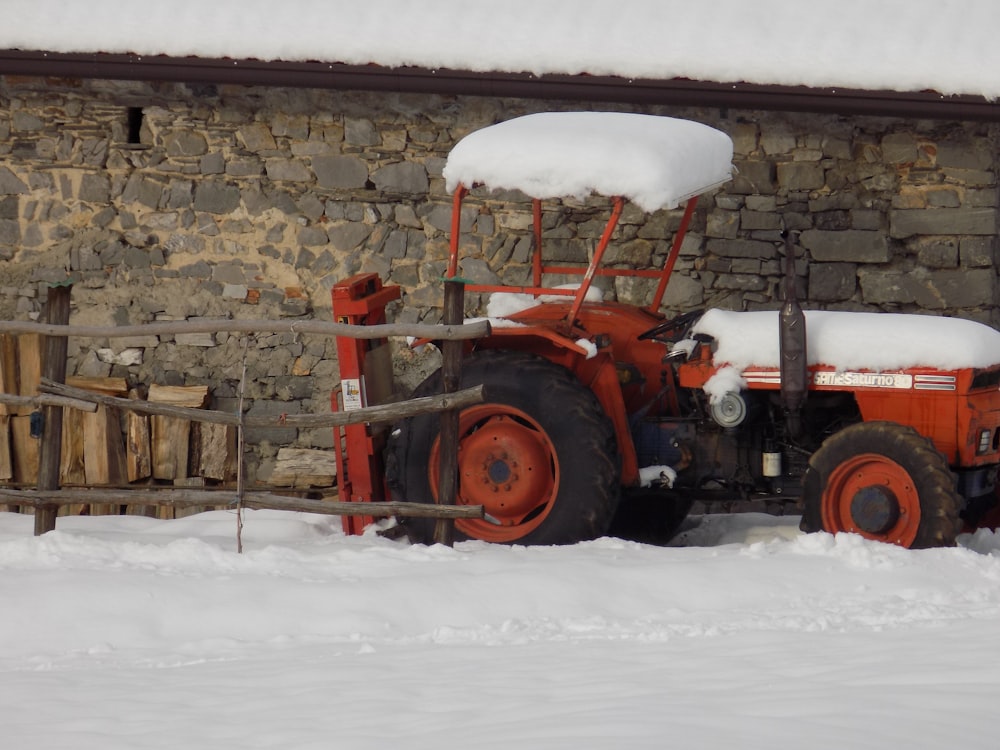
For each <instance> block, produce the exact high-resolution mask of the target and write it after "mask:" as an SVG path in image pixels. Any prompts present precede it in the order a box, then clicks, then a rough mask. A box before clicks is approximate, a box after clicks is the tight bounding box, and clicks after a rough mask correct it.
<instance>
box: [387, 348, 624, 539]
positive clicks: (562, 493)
mask: <svg viewBox="0 0 1000 750" xmlns="http://www.w3.org/2000/svg"><path fill="white" fill-rule="evenodd" d="M480 384H482V385H485V386H486V398H487V399H488V401H487V402H485V403H482V404H476V405H474V406H471V407H468V408H466V409H463V410H462V411H461V413H460V415H459V448H458V465H459V470H458V474H459V477H458V496H457V498H456V503H457V504H459V505H482V506H484V507H485V509H486V512H487V513H488V514H489V515H490V516H492V517H493V518H495V519H497V520H498V521H499V522H500V525H495V524H493V523H490V522H488V521H486V520H479V519H460V520H457V521H456V522H455V538H456V539H482V540H485V541H489V542H500V543H508V544H572V543H574V542H578V541H581V540H584V539H593V538H595V537H598V536H601V535H602V534H604V533H605V532H606V531H607V529H608V526H609V524H610V522H611V518H612V516H613V514H614V511H615V507H616V506H617V503H618V495H619V478H620V471H621V470H620V461H619V458H618V451H617V446H616V443H615V434H614V429H613V427H612V425H611V421H610V420H609V419H608V417H607V416H606V415H605V414H604V412H603V410H602V409H601V405H600V402H599V401H598V400H597V397H596V396H595V395H594V394H593V392H592V391H590V390H589V389H588V388H586V387H585V386H584V385H583V384H582V383H581V382H580V381H579V380H577V379H576V377H575V376H574V375H573V374H572V373H570V371H569V370H567V369H566V368H564V367H561V366H559V365H556V364H554V363H552V362H550V361H548V360H546V359H543V358H542V357H538V356H535V355H532V354H526V353H523V352H511V351H500V350H485V351H482V352H477V353H474V354H473V355H472V356H470V357H469V358H468V359H466V360H465V361H464V362H463V364H462V382H461V387H462V388H468V387H472V386H476V385H480ZM440 392H441V372H440V371H438V372H436V373H434V374H433V375H431V376H430V377H429V378H428V379H427V380H425V381H424V382H423V383H421V384H420V386H418V387H417V389H416V390H415V391H414V393H413V396H414V397H417V396H426V395H433V394H436V393H440ZM440 422H441V418H440V416H439V415H437V414H425V415H420V416H417V417H412V418H410V419H408V420H406V421H405V422H404V423H402V424H401V425H400V426H399V428H398V429H397V430H395V431H394V434H393V438H392V442H391V446H390V452H389V460H388V468H389V472H388V473H389V481H390V486H391V488H392V489H393V493H394V495H395V496H397V497H398V498H399V499H402V500H407V501H410V502H422V503H433V502H435V499H436V497H437V492H438V465H439V460H440V453H439V443H440V441H439V434H438V433H439V430H440ZM406 525H407V527H408V529H409V531H410V535H411V537H412V538H413V539H414V541H417V542H424V543H429V542H430V541H431V540H432V538H433V531H434V520H433V519H420V518H416V519H412V520H409V521H407V524H406Z"/></svg>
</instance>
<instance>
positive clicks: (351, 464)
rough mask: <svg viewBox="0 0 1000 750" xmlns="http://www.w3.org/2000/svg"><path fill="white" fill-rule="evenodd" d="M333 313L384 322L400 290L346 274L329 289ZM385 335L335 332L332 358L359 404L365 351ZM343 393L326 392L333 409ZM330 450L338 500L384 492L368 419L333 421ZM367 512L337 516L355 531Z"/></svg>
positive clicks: (341, 319)
mask: <svg viewBox="0 0 1000 750" xmlns="http://www.w3.org/2000/svg"><path fill="white" fill-rule="evenodd" d="M331 296H332V298H333V317H334V320H335V321H337V322H338V323H344V324H347V325H380V324H382V323H385V322H386V318H385V307H386V305H388V304H389V303H390V302H392V301H393V300H397V299H399V298H400V297H401V296H402V290H401V289H400V288H399V287H398V286H383V285H382V280H381V279H380V278H379V276H378V274H375V273H367V274H359V275H357V276H351V277H350V278H348V279H345V280H344V281H341V282H339V283H338V284H336V285H335V286H334V287H333V289H332V290H331ZM385 343H386V340H385V339H354V338H348V337H346V336H338V337H337V361H338V363H339V365H340V380H341V385H343V384H344V383H345V382H349V381H354V380H356V381H358V382H359V383H360V384H361V392H360V398H361V405H362V406H368V405H369V404H368V403H367V402H366V396H365V394H366V391H367V387H366V383H365V379H366V374H367V367H366V364H367V363H366V356H367V354H368V353H369V352H371V351H372V350H373V349H375V348H376V347H377V346H381V345H384V344H385ZM344 400H345V396H344V393H343V392H342V388H341V389H337V390H335V391H334V392H333V393H332V394H331V396H330V407H331V409H332V410H333V411H343V410H344V409H345V404H344ZM333 438H334V455H335V456H336V459H337V487H338V493H339V495H340V500H341V501H343V502H369V501H378V500H385V499H387V498H388V496H389V495H388V489H387V487H386V485H385V471H384V467H383V466H382V451H381V450H380V445H379V441H380V439H381V438H380V435H378V434H376V433H374V432H373V430H372V428H371V425H368V424H354V425H346V426H344V427H335V428H334V431H333ZM373 520H374V519H373V518H372V517H371V516H343V525H344V532H345V533H347V534H360V533H361V532H362V531H363V530H364V528H365V527H366V526H368V525H370V524H371V523H372V522H373Z"/></svg>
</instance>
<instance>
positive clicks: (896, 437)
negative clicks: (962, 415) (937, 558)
mask: <svg viewBox="0 0 1000 750" xmlns="http://www.w3.org/2000/svg"><path fill="white" fill-rule="evenodd" d="M803 483H804V487H803V514H802V523H801V525H800V527H801V529H802V530H803V531H806V532H814V531H829V532H831V533H837V532H843V531H846V532H854V533H858V534H861V535H862V536H864V537H867V538H868V539H875V540H878V541H883V542H890V543H893V544H899V545H901V546H903V547H910V548H913V549H919V548H926V547H951V546H954V544H955V538H956V536H957V535H958V533H959V532H960V531H961V528H962V526H961V520H960V519H959V512H960V511H961V506H962V503H961V498H960V496H959V495H958V492H957V491H956V489H955V477H954V475H953V474H952V473H951V470H950V469H949V468H948V462H947V461H946V460H945V457H944V456H943V455H942V454H941V452H940V451H938V450H937V449H936V448H935V447H934V444H933V443H932V442H931V441H930V440H928V439H927V438H926V437H924V436H923V435H921V434H920V433H919V432H917V431H916V430H914V429H913V428H912V427H906V426H904V425H900V424H897V423H895V422H861V423H858V424H854V425H851V426H850V427H846V428H844V429H843V430H841V431H840V432H838V433H836V434H834V435H832V436H831V437H829V438H828V439H827V440H826V441H825V442H824V443H823V444H822V445H821V446H820V448H819V450H817V451H816V452H815V453H814V454H813V455H812V457H811V458H810V459H809V468H808V469H807V470H806V473H805V476H804V478H803Z"/></svg>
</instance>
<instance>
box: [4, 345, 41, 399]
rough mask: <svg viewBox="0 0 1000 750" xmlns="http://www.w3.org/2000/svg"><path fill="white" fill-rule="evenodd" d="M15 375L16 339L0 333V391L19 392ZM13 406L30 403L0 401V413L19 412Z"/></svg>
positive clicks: (16, 374)
mask: <svg viewBox="0 0 1000 750" xmlns="http://www.w3.org/2000/svg"><path fill="white" fill-rule="evenodd" d="M17 376H18V372H17V339H16V338H15V337H14V336H12V335H10V334H8V333H0V393H9V394H16V393H20V390H19V389H18V386H17ZM14 406H31V405H30V404H17V403H16V402H15V403H14V404H10V403H3V402H0V414H20V413H21V412H20V411H18V409H16V408H12V407H14ZM32 408H33V407H32Z"/></svg>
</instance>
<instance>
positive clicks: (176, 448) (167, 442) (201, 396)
mask: <svg viewBox="0 0 1000 750" xmlns="http://www.w3.org/2000/svg"><path fill="white" fill-rule="evenodd" d="M149 401H150V402H151V403H161V404H170V405H172V406H175V407H180V408H184V409H185V410H188V411H196V410H200V407H202V406H204V405H205V404H206V403H207V401H208V386H207V385H199V386H165V385H151V386H150V387H149ZM126 403H130V402H126ZM190 441H191V420H190V419H189V418H184V417H180V416H166V415H154V416H153V418H152V420H151V422H150V442H151V446H152V459H153V478H154V479H166V480H169V481H174V480H176V479H186V478H187V477H188V476H190V471H189V466H188V460H189V455H188V454H189V452H190V447H191V442H190Z"/></svg>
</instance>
